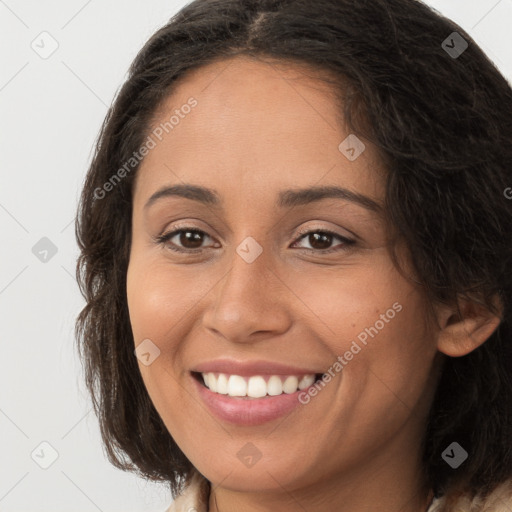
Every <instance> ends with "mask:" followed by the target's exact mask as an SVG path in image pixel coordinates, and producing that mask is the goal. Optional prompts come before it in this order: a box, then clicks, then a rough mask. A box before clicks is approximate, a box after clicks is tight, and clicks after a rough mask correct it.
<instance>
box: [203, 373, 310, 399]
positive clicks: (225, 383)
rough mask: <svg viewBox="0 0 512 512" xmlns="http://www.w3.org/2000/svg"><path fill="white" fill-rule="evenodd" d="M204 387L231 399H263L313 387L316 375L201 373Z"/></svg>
mask: <svg viewBox="0 0 512 512" xmlns="http://www.w3.org/2000/svg"><path fill="white" fill-rule="evenodd" d="M200 375H201V377H202V379H203V382H204V385H205V386H206V387H207V388H208V389H209V390H210V391H212V392H214V393H218V394H220V395H228V396H231V397H247V398H262V397H265V396H278V395H282V394H287V395H290V394H292V393H295V392H296V391H298V390H303V389H306V388H308V387H309V386H311V385H312V384H313V383H314V382H315V380H317V375H316V374H308V375H254V376H241V375H230V374H226V373H214V372H209V373H201V374H200Z"/></svg>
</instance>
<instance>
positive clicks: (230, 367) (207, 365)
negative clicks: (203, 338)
mask: <svg viewBox="0 0 512 512" xmlns="http://www.w3.org/2000/svg"><path fill="white" fill-rule="evenodd" d="M192 371H193V372H199V373H210V372H213V373H227V374H228V375H240V376H245V377H249V376H251V375H297V376H298V375H316V374H317V373H321V372H319V371H315V370H312V369H310V368H301V367H298V366H290V365H287V364H281V363H276V362H274V361H263V360H257V361H236V360H234V359H215V360H213V361H206V362H204V363H200V364H198V365H197V366H195V367H194V368H193V369H192Z"/></svg>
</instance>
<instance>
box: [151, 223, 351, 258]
mask: <svg viewBox="0 0 512 512" xmlns="http://www.w3.org/2000/svg"><path fill="white" fill-rule="evenodd" d="M183 232H193V233H200V234H203V235H206V236H207V237H209V238H211V237H210V235H208V233H205V232H204V231H202V230H200V229H197V228H194V227H190V226H183V227H179V228H178V229H174V230H173V231H171V232H169V233H163V234H162V235H160V236H157V237H156V239H155V241H156V243H158V244H162V245H164V246H166V247H168V248H169V249H171V250H172V251H175V252H179V253H188V254H197V253H198V252H201V251H202V250H203V249H201V248H198V249H181V248H179V247H178V246H176V245H175V244H174V243H173V244H172V245H169V243H168V242H169V241H170V239H171V238H174V236H176V235H178V234H180V233H183ZM313 233H321V234H324V235H331V236H333V237H335V238H338V239H339V240H341V241H342V242H343V246H342V248H341V249H336V248H330V249H308V248H302V249H303V250H305V251H307V252H309V253H316V254H319V253H320V254H328V253H333V252H338V251H346V250H347V249H348V247H349V246H351V245H354V244H355V243H356V242H355V240H351V239H349V238H346V237H344V236H341V235H340V234H338V233H336V232H334V231H331V230H329V229H309V230H304V231H300V232H299V233H298V238H296V240H295V241H294V242H293V243H294V244H295V243H296V242H298V241H301V240H303V239H304V238H306V237H307V235H310V234H313Z"/></svg>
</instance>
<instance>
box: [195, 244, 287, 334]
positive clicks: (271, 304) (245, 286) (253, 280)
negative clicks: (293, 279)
mask: <svg viewBox="0 0 512 512" xmlns="http://www.w3.org/2000/svg"><path fill="white" fill-rule="evenodd" d="M269 260H270V257H267V256H266V255H265V250H264V251H263V253H262V254H261V255H260V256H259V257H258V258H256V260H254V261H253V262H252V263H248V262H247V261H245V260H244V259H243V258H242V257H240V256H239V255H238V253H236V252H235V253H234V255H233V258H232V260H231V268H230V269H229V270H228V272H227V274H226V275H225V277H224V278H223V279H222V280H221V282H220V283H219V284H218V285H217V286H216V287H214V289H213V290H212V291H211V292H210V293H211V297H212V298H211V302H210V303H209V304H208V307H207V309H206V311H205V313H204V316H203V324H204V326H205V327H206V328H207V329H209V330H210V331H212V332H213V333H215V335H216V336H221V337H223V338H224V339H226V340H228V341H231V342H234V343H252V342H255V341H257V340H263V339H268V338H274V337H276V336H279V335H281V334H283V333H285V332H286V331H287V330H288V329H289V328H290V326H291V312H290V310H289V308H288V306H287V301H289V300H290V296H293V294H292V293H291V292H290V290H289V289H288V288H287V286H286V284H285V283H284V282H283V280H282V278H280V277H279V276H278V274H277V270H276V269H275V268H272V267H271V264H270V261H269Z"/></svg>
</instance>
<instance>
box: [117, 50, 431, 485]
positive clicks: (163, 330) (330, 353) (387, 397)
mask: <svg viewBox="0 0 512 512" xmlns="http://www.w3.org/2000/svg"><path fill="white" fill-rule="evenodd" d="M302 71H303V68H301V67H299V66H291V65H288V66H284V65H283V64H282V63H281V64H280V65H279V64H277V63H272V64H270V63H269V62H260V61H255V60H249V59H244V58H240V57H238V58H233V59H230V60H224V61H219V62H216V63H214V64H210V65H209V66H207V67H202V68H200V69H198V70H195V71H193V72H192V73H190V74H188V75H187V77H186V78H185V79H184V80H183V81H182V82H181V83H180V85H179V87H178V88H177V89H176V90H175V91H174V93H173V94H172V96H170V97H169V98H168V99H167V101H166V102H165V104H164V105H163V106H162V107H161V108H160V109H159V111H158V112H157V116H156V121H155V123H154V126H153V127H152V130H153V132H152V133H153V135H152V138H153V140H154V141H155V145H154V147H153V148H152V149H151V150H150V151H149V152H148V154H147V155H146V157H145V160H144V161H143V163H142V165H141V168H140V169H139V172H138V176H137V181H136V186H135V192H134V199H133V218H132V222H133V232H132V246H131V254H130V262H129V269H128V275H127V293H128V303H129V312H130V321H131V325H132V329H133V334H134V338H135V345H136V346H138V345H139V344H140V343H141V342H143V340H149V341H145V343H146V345H144V346H145V347H146V349H148V347H149V352H150V354H151V355H150V357H149V358H148V357H147V362H150V364H147V365H146V364H141V363H139V367H140V371H141V374H142V377H143V380H144V383H145V385H146V387H147V390H148V393H149V395H150V397H151V399H152V401H153V403H154V405H155V407H156V409H157V410H158V412H159V414H160V415H161V417H162V419H163V421H164V422H165V424H166V426H167V428H168V430H169V432H170V433H171V435H172V437H173V438H174V439H175V441H176V442H177V444H178V445H179V446H180V448H181V449H182V451H183V452H184V453H185V455H186V456H187V457H188V458H189V460H190V461H191V462H192V464H193V465H194V466H195V467H196V468H198V470H199V471H200V472H201V473H202V474H203V475H205V476H206V477H207V478H208V479H209V480H210V481H212V482H213V483H215V484H218V483H220V482H222V486H224V487H229V488H231V489H236V490H241V491H263V490H272V489H276V488H278V487H280V486H282V487H284V488H286V489H289V490H292V489H298V488H306V487H308V486H311V485H314V483H315V482H317V481H318V482H319V481H324V482H325V481H328V480H329V479H335V478H337V479H339V478H340V476H341V475H345V477H346V478H351V479H355V478H356V475H361V474H363V473H364V471H366V472H367V474H370V473H371V472H372V470H375V468H376V467H378V466H379V465H380V466H382V465H388V467H389V466H390V465H393V464H396V465H401V467H407V466H410V467H412V466H413V464H416V463H417V460H418V454H419V453H420V438H421V435H422V433H423V430H424V427H425V416H426V414H427V412H428V408H429V405H430V401H431V398H432V391H433V388H434V386H433V385H432V374H433V372H432V369H433V367H434V365H433V361H434V356H435V355H436V346H435V339H434V335H435V333H433V332H432V331H431V329H430V327H428V326H427V323H426V321H425V320H424V319H425V316H426V304H425V301H424V299H423V296H422V295H421V293H420V292H419V290H417V289H416V287H415V286H414V285H413V284H412V283H411V281H410V280H407V279H406V278H405V277H403V276H402V274H401V273H399V272H398V270H397V269H396V268H395V267H394V266H393V264H392V262H391V259H390V255H389V252H388V249H387V239H388V233H387V231H386V228H385V225H384V221H383V218H382V212H381V211H380V210H379V205H381V204H382V202H383V199H384V185H385V172H384V169H382V164H381V162H380V160H379V157H378V155H377V152H376V150H375V149H374V148H373V147H372V146H371V144H370V143H369V142H367V141H366V142H364V141H363V142H364V144H365V148H364V150H363V151H362V152H361V149H362V147H361V146H358V143H357V141H355V142H354V139H349V140H348V141H347V142H345V143H344V144H341V143H342V142H343V141H345V139H347V137H348V136H349V135H350V132H349V131H347V130H346V129H345V128H344V127H343V126H340V123H339V119H338V116H337V114H336V106H335V102H334V99H333V96H332V94H331V93H330V91H329V89H328V88H327V86H326V85H325V84H322V83H321V82H318V81H315V80H313V79H311V78H308V77H306V76H305V75H303V74H302ZM311 74H312V73H311V72H310V75H311ZM190 98H193V99H192V100H191V99H190ZM187 105H189V107H187ZM173 115H174V116H175V119H173V120H172V121H169V120H170V119H171V116H173ZM166 122H167V125H165V123H166ZM162 126H165V127H166V129H163V128H162ZM160 139H161V140H160ZM340 144H341V146H340ZM152 145H153V144H151V146H152ZM177 185H178V186H180V187H182V188H181V189H180V190H181V192H180V190H178V189H176V188H174V189H173V188H172V187H175V186H177ZM186 186H194V187H201V188H204V189H208V191H204V190H202V191H199V192H198V189H186V188H185V187H186ZM319 187H322V188H324V192H325V191H326V190H327V189H329V190H330V193H328V194H324V195H322V193H314V192H310V193H303V191H304V190H306V189H310V188H315V189H316V188H319ZM336 189H339V190H338V191H337V192H336V191H335V190H336ZM186 190H188V191H186ZM286 191H288V192H286ZM301 192H302V193H301ZM158 350H159V353H158ZM155 356H156V357H155ZM323 373H324V376H323V377H321V375H322V374H323ZM202 374H210V376H208V375H207V376H206V381H207V383H208V385H209V386H210V389H208V388H207V387H206V385H205V383H204V380H203V378H202ZM256 377H259V378H256ZM315 378H316V379H317V380H316V382H314V383H312V380H314V379H315ZM226 381H227V382H226ZM283 387H284V390H283V389H282V388H283ZM299 387H301V388H302V389H298V388H299ZM215 389H217V390H218V391H215ZM247 390H249V394H250V395H252V396H250V397H247V396H245V397H243V395H244V394H246V393H247ZM226 392H228V394H226ZM231 395H239V396H231ZM262 395H263V396H262ZM372 465H373V467H372Z"/></svg>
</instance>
